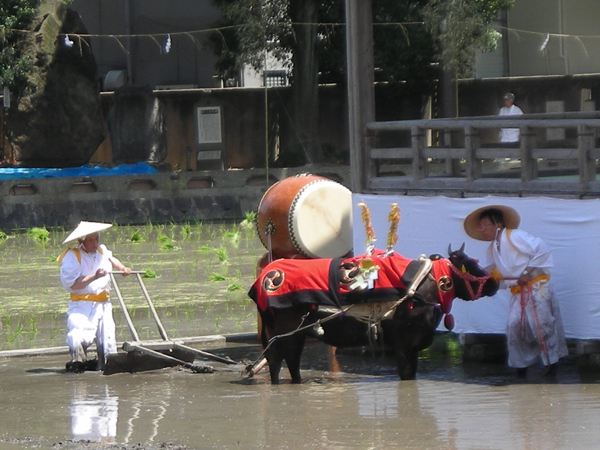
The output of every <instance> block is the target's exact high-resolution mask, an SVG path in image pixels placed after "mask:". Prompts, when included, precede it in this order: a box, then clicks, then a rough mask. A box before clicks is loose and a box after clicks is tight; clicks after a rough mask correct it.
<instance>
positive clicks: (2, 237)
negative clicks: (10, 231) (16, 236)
mask: <svg viewBox="0 0 600 450" xmlns="http://www.w3.org/2000/svg"><path fill="white" fill-rule="evenodd" d="M6 239H8V235H7V234H6V233H5V232H4V231H0V241H4V240H6Z"/></svg>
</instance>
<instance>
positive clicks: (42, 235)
mask: <svg viewBox="0 0 600 450" xmlns="http://www.w3.org/2000/svg"><path fill="white" fill-rule="evenodd" d="M26 233H27V235H28V236H31V237H32V238H33V239H35V240H36V241H43V242H46V241H47V240H48V236H49V235H50V232H49V231H48V230H47V229H46V228H37V227H34V228H29V229H28V230H27V231H26Z"/></svg>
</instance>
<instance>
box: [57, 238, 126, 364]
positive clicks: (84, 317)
mask: <svg viewBox="0 0 600 450" xmlns="http://www.w3.org/2000/svg"><path fill="white" fill-rule="evenodd" d="M79 255H80V258H81V261H79V260H78V259H77V256H76V253H75V252H74V251H72V250H71V251H68V252H66V254H65V255H64V258H63V259H62V261H61V266H60V281H61V284H62V286H63V288H64V290H65V291H66V292H68V293H69V294H74V295H85V294H90V295H98V294H101V293H102V292H105V291H106V292H108V291H109V290H110V277H109V276H108V274H107V275H105V276H103V277H102V278H98V279H97V280H94V281H92V282H91V283H90V284H89V285H87V286H86V287H85V288H83V289H80V290H73V289H71V286H72V285H73V283H75V280H77V278H78V277H80V276H81V275H91V274H94V273H96V270H98V269H99V268H102V269H104V270H106V271H107V272H111V271H112V264H111V262H110V260H109V258H110V257H111V256H112V252H111V251H110V250H108V249H107V248H106V246H105V245H104V244H102V245H100V251H96V252H95V253H93V254H89V253H86V252H85V251H84V250H83V248H82V247H81V246H80V247H79ZM67 328H68V332H67V339H66V343H67V345H68V346H69V350H70V353H71V359H72V361H81V362H83V361H85V360H86V359H87V348H88V347H89V346H90V345H91V344H92V343H93V342H94V341H95V343H96V348H97V350H98V360H99V362H100V367H101V368H102V367H103V366H104V360H105V357H106V355H107V354H109V353H116V351H117V343H116V336H115V322H114V319H113V314H112V304H111V302H110V299H109V300H106V301H103V302H100V301H88V300H69V305H68V309H67Z"/></svg>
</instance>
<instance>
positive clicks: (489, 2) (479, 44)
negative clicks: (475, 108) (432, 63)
mask: <svg viewBox="0 0 600 450" xmlns="http://www.w3.org/2000/svg"><path fill="white" fill-rule="evenodd" d="M513 3H514V0H429V1H428V2H427V3H426V4H425V5H424V7H423V17H424V20H425V22H426V23H427V27H428V29H429V30H430V32H431V34H432V36H433V38H434V40H435V42H436V46H437V53H438V58H439V60H440V62H441V63H442V66H443V67H444V69H445V70H449V71H450V72H452V73H453V74H454V76H455V77H457V78H458V77H470V76H472V69H473V61H474V55H475V53H476V51H477V50H481V51H494V50H495V49H496V47H497V45H498V39H499V38H500V34H499V33H498V32H497V31H496V30H494V29H493V28H492V25H493V23H494V21H495V20H496V18H497V15H498V12H499V11H503V10H507V9H509V8H510V7H511V6H512V5H513Z"/></svg>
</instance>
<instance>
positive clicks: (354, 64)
mask: <svg viewBox="0 0 600 450" xmlns="http://www.w3.org/2000/svg"><path fill="white" fill-rule="evenodd" d="M371 18H372V2H371V0H346V56H347V60H348V133H349V139H348V141H349V145H350V170H351V188H352V191H353V192H357V193H360V192H364V190H365V188H366V186H367V183H368V180H369V178H370V176H372V175H374V168H373V166H372V163H371V158H370V155H369V151H370V148H368V147H370V142H371V139H369V138H367V136H366V124H367V123H369V122H374V121H375V93H374V90H373V85H374V83H375V74H374V69H373V66H374V62H373V24H372V19H371Z"/></svg>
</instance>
